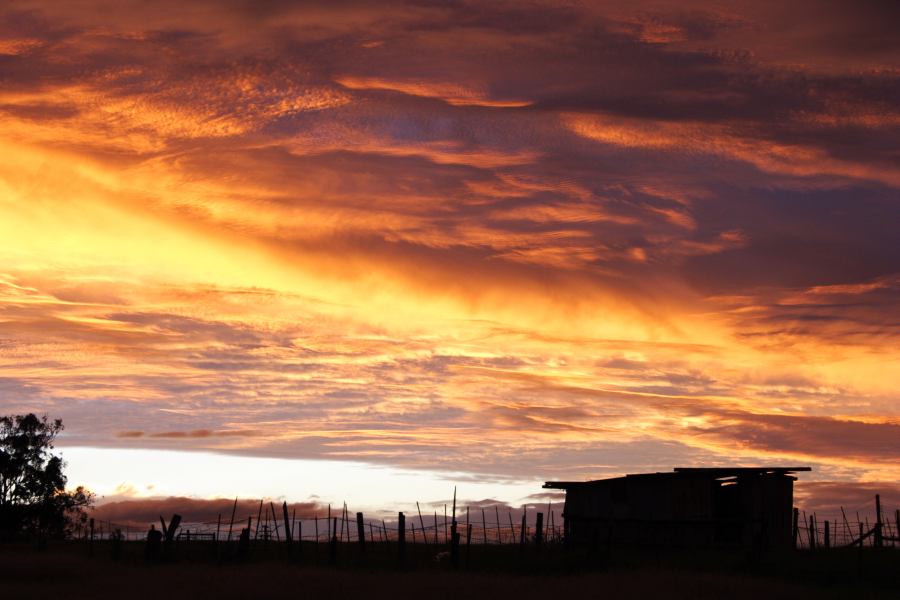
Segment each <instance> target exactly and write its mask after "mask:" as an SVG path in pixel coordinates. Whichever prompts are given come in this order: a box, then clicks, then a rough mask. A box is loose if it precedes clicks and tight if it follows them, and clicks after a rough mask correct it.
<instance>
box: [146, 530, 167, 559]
mask: <svg viewBox="0 0 900 600" xmlns="http://www.w3.org/2000/svg"><path fill="white" fill-rule="evenodd" d="M162 538H163V535H162V532H161V531H159V530H157V529H156V525H150V531H148V532H147V545H146V546H145V547H144V553H145V555H146V557H147V559H149V560H156V559H158V558H159V555H160V552H161V549H162Z"/></svg>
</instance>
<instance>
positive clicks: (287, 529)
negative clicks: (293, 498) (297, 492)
mask: <svg viewBox="0 0 900 600" xmlns="http://www.w3.org/2000/svg"><path fill="white" fill-rule="evenodd" d="M281 513H282V516H283V517H284V542H285V543H286V544H287V553H288V558H290V556H291V542H293V539H292V537H293V536H292V535H291V519H290V517H289V516H288V508H287V500H285V501H284V502H282V503H281Z"/></svg>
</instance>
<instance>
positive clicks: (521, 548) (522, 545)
mask: <svg viewBox="0 0 900 600" xmlns="http://www.w3.org/2000/svg"><path fill="white" fill-rule="evenodd" d="M519 552H525V510H524V509H523V510H522V528H521V529H520V530H519Z"/></svg>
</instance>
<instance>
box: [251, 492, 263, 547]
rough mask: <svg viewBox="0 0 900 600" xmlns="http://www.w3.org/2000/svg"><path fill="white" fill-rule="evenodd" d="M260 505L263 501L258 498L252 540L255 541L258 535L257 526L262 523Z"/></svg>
mask: <svg viewBox="0 0 900 600" xmlns="http://www.w3.org/2000/svg"><path fill="white" fill-rule="evenodd" d="M262 505H263V501H262V498H260V499H259V510H258V511H257V512H256V529H254V530H253V539H254V540H255V539H256V537H257V536H258V535H259V524H260V523H261V522H262V521H261V519H262Z"/></svg>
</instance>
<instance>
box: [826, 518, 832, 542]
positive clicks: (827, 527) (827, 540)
mask: <svg viewBox="0 0 900 600" xmlns="http://www.w3.org/2000/svg"><path fill="white" fill-rule="evenodd" d="M825 547H826V548H831V531H830V529H829V523H828V519H825Z"/></svg>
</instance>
